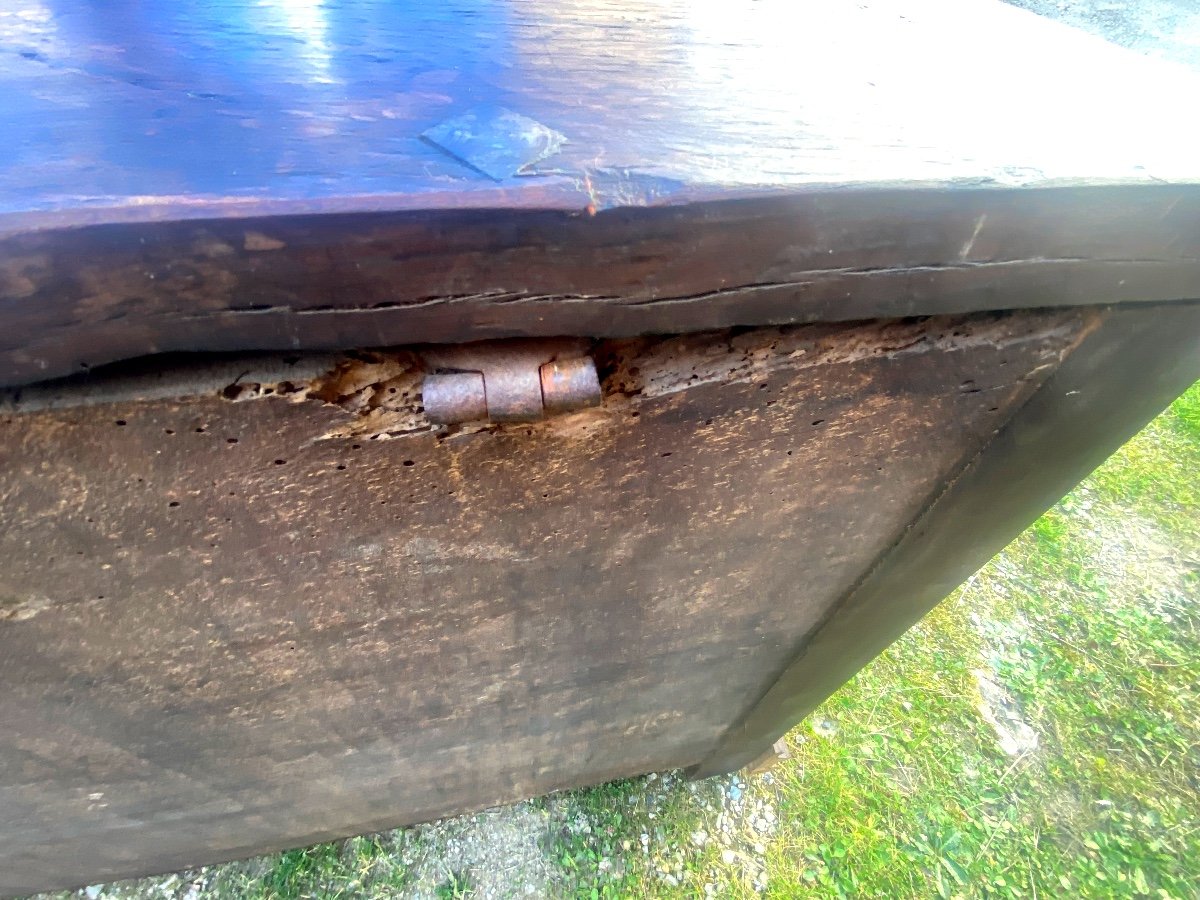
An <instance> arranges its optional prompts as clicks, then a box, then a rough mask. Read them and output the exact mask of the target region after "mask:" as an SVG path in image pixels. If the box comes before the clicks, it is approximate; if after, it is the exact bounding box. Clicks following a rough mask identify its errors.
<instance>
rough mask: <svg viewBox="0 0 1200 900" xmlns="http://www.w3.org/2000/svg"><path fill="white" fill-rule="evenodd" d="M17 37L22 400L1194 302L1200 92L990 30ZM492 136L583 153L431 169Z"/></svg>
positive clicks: (894, 24)
mask: <svg viewBox="0 0 1200 900" xmlns="http://www.w3.org/2000/svg"><path fill="white" fill-rule="evenodd" d="M0 29H3V34H4V36H5V38H6V41H7V43H6V46H5V50H4V52H3V53H0V87H2V88H3V92H4V93H3V97H4V100H3V102H2V104H0V111H2V113H3V122H4V126H5V132H4V133H5V140H4V141H3V142H2V143H0V335H3V337H2V338H0V385H3V384H21V383H28V382H31V381H37V380H41V379H46V378H55V377H60V376H64V375H72V374H80V373H85V372H89V371H92V370H94V369H95V368H96V367H97V366H102V365H104V364H106V363H110V362H113V361H115V360H121V359H126V358H129V357H134V356H141V355H146V354H153V353H163V352H173V351H212V350H219V351H236V350H271V349H294V350H303V349H339V348H345V347H351V346H386V345H394V344H407V343H413V342H419V341H442V342H447V341H449V342H456V341H462V340H469V339H472V338H483V337H502V336H517V335H535V336H536V335H541V336H546V335H552V334H577V335H589V336H620V335H631V334H640V333H647V332H681V331H694V330H699V329H704V328H715V327H725V326H729V325H761V324H783V323H795V322H805V321H821V320H836V319H841V320H847V319H855V318H868V317H874V316H883V317H887V316H896V315H912V314H938V313H949V312H971V311H978V310H986V309H1000V308H1016V307H1028V306H1050V305H1059V304H1070V303H1124V302H1137V301H1162V300H1171V301H1173V300H1180V299H1189V298H1193V297H1200V162H1198V161H1197V160H1198V159H1200V157H1198V156H1197V154H1196V153H1195V152H1194V148H1195V147H1196V146H1200V140H1197V138H1198V137H1200V132H1198V129H1200V120H1198V119H1197V117H1195V116H1193V115H1187V114H1184V113H1183V111H1182V110H1181V108H1180V106H1179V103H1178V98H1180V97H1183V96H1192V95H1195V96H1200V81H1198V80H1197V76H1196V75H1194V74H1192V73H1190V72H1189V71H1187V70H1186V69H1183V68H1181V67H1177V66H1173V65H1171V64H1168V63H1163V62H1158V61H1154V60H1149V59H1144V58H1142V57H1139V56H1137V55H1136V54H1133V53H1130V52H1128V51H1124V50H1122V49H1120V48H1117V47H1114V46H1111V45H1108V44H1105V43H1104V42H1103V41H1100V40H1099V39H1097V38H1094V37H1090V36H1087V35H1084V34H1081V33H1077V32H1074V31H1071V30H1070V29H1067V28H1064V27H1063V26H1061V25H1057V24H1055V23H1053V22H1049V21H1047V20H1044V19H1040V18H1038V17H1036V16H1033V15H1031V14H1028V13H1025V12H1023V11H1020V10H1017V9H1014V8H1011V7H1009V6H1006V5H1004V4H1002V3H999V2H992V0H971V2H967V3H963V2H935V0H916V2H904V3H899V2H871V3H863V4H844V3H840V2H833V0H827V2H819V3H803V4H800V3H793V2H791V0H754V2H752V0H723V2H720V3H716V2H713V3H693V2H686V0H660V2H649V0H636V2H621V3H615V2H601V0H568V2H557V0H556V2H554V3H546V2H538V0H504V2H501V0H493V2H485V0H474V2H468V0H456V2H451V3H439V4H393V3H382V2H365V0H359V2H356V0H341V2H337V3H328V4H324V3H323V4H317V3H308V2H299V0H289V2H284V0H271V2H249V0H245V2H221V3H199V2H189V3H179V4H167V5H150V6H147V5H146V4H142V3H135V2H131V0H123V2H116V3H104V4H98V3H96V4H92V3H84V2H78V0H75V2H66V0H49V2H45V3H42V2H39V3H36V4H34V3H32V2H29V3H26V4H24V5H22V4H21V3H18V4H17V5H16V6H11V7H9V8H8V9H7V10H6V11H4V12H2V13H0ZM497 106H499V107H502V108H505V109H508V110H510V111H511V113H512V114H513V115H514V116H519V117H526V118H527V119H529V120H531V121H534V122H536V123H538V127H539V128H545V129H550V130H552V131H553V132H554V133H555V134H557V135H561V136H562V137H563V138H564V139H565V143H564V144H563V145H562V146H561V148H560V149H558V150H557V151H556V152H552V153H551V154H550V155H549V156H547V157H546V158H545V159H541V160H539V161H535V162H533V163H532V164H531V166H530V167H529V168H528V171H526V172H525V173H524V174H518V175H514V176H512V177H506V178H501V179H500V180H496V179H494V178H492V177H489V176H488V175H486V174H484V173H483V172H481V171H479V170H478V169H477V168H472V167H471V166H470V165H467V164H464V162H463V161H462V160H461V159H459V158H458V157H456V156H454V155H452V154H451V153H448V152H446V151H445V150H444V149H440V148H439V146H437V145H436V144H435V143H434V142H432V141H431V140H429V139H427V138H428V136H431V135H432V136H434V137H436V136H437V135H439V134H441V135H442V140H443V143H446V142H447V141H446V137H445V135H446V133H447V132H446V129H445V128H444V125H445V123H446V122H447V121H456V120H458V119H459V118H460V117H462V116H464V115H466V114H470V113H471V112H472V111H478V110H481V109H493V108H496V107H497ZM485 118H486V117H485ZM440 126H441V130H439V127H440ZM531 127H532V126H531ZM497 129H498V130H499V131H500V132H504V131H505V129H504V128H503V127H501V126H497ZM518 130H519V129H518ZM450 131H451V132H452V131H453V129H451V130H450ZM483 137H484V138H486V137H488V136H487V135H484V136H483ZM492 137H495V138H496V140H498V141H499V142H500V143H501V144H503V143H504V142H506V141H508V142H512V141H516V140H518V139H519V138H520V137H521V135H519V134H515V133H512V130H511V129H509V131H508V133H498V134H495V135H492ZM449 143H450V144H451V145H452V144H453V141H450V142H449Z"/></svg>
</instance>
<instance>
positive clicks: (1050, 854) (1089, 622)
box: [570, 385, 1200, 898]
mask: <svg viewBox="0 0 1200 900" xmlns="http://www.w3.org/2000/svg"><path fill="white" fill-rule="evenodd" d="M1198 555H1200V385H1196V386H1194V387H1193V388H1192V389H1191V390H1190V391H1189V392H1188V393H1187V394H1185V395H1184V396H1183V397H1182V398H1180V399H1179V400H1178V401H1176V403H1175V404H1173V405H1172V407H1171V408H1170V410H1168V411H1167V412H1166V413H1165V414H1164V415H1163V416H1161V417H1159V418H1158V419H1157V420H1156V421H1155V422H1154V423H1152V424H1151V425H1150V426H1149V427H1148V428H1147V429H1146V430H1145V431H1144V432H1143V433H1142V434H1140V435H1139V436H1138V437H1137V438H1136V439H1134V440H1133V441H1131V442H1130V443H1129V444H1127V445H1126V446H1125V447H1124V448H1122V450H1121V451H1119V452H1118V453H1117V454H1116V455H1115V456H1113V457H1112V459H1110V460H1109V461H1108V462H1107V463H1106V464H1105V465H1104V466H1103V467H1102V468H1101V469H1100V470H1098V471H1097V472H1096V473H1095V474H1094V475H1093V476H1092V477H1091V478H1089V479H1088V480H1087V481H1086V482H1085V483H1084V484H1083V485H1081V486H1080V487H1079V488H1078V489H1077V490H1076V491H1074V492H1073V493H1072V494H1071V495H1070V496H1069V497H1067V498H1066V499H1065V500H1064V501H1063V502H1062V503H1061V504H1059V505H1058V506H1057V507H1056V508H1055V509H1053V510H1051V511H1050V512H1048V513H1046V515H1044V516H1043V517H1042V518H1041V519H1039V520H1038V521H1037V522H1036V523H1035V524H1034V525H1033V526H1032V527H1031V528H1030V529H1029V530H1028V531H1027V532H1026V533H1025V534H1023V535H1021V537H1019V538H1018V539H1017V540H1016V541H1014V542H1013V544H1012V545H1010V546H1009V547H1008V548H1007V549H1006V550H1005V551H1004V552H1003V553H1002V554H1000V555H999V556H998V557H997V558H996V559H995V560H993V561H992V562H991V563H990V564H989V565H988V566H986V567H985V568H984V569H983V570H982V571H981V572H979V573H978V574H977V575H976V576H975V577H974V578H973V579H971V581H970V582H969V583H968V584H967V585H966V586H964V587H963V588H961V589H960V590H959V591H957V592H956V593H955V594H954V595H953V596H952V597H950V598H948V599H947V600H946V601H945V602H944V603H943V604H942V605H941V606H939V607H938V608H937V609H936V610H934V612H933V613H931V614H930V615H929V616H928V617H926V619H925V620H924V621H922V622H921V623H920V624H919V625H918V626H917V627H915V628H914V629H912V630H911V631H910V632H909V633H908V634H907V635H905V637H904V638H903V639H902V640H900V641H899V642H897V643H896V644H895V645H893V646H892V647H891V648H889V649H888V650H887V651H886V652H885V653H884V654H883V655H882V656H881V657H880V658H879V659H877V660H876V661H875V662H873V663H872V664H871V665H869V666H868V667H867V668H866V669H864V670H863V671H862V672H860V673H859V674H858V675H857V676H856V677H855V678H854V679H853V680H852V681H851V682H849V683H848V684H847V685H845V686H844V687H843V688H842V689H841V690H840V691H839V692H838V693H837V694H835V695H834V696H833V697H831V698H830V699H829V700H828V701H827V702H826V703H825V704H824V705H823V706H822V707H821V708H820V709H819V710H817V711H816V712H815V713H814V714H813V716H811V717H810V719H809V723H810V724H805V725H802V726H801V727H799V728H797V729H796V730H795V731H794V732H793V733H792V734H791V735H789V737H788V742H789V745H790V748H791V752H792V755H793V756H792V759H791V760H788V761H786V762H784V763H782V764H781V765H780V766H779V767H778V768H777V769H776V770H775V772H773V773H772V775H771V776H769V777H767V778H764V779H760V780H758V781H756V782H754V783H752V784H751V785H748V789H749V791H748V792H749V795H750V796H755V797H762V798H765V799H767V800H769V802H770V803H772V804H773V806H774V809H775V812H776V816H777V818H778V823H779V824H778V827H777V828H776V829H774V831H773V833H772V834H771V836H770V838H769V840H765V841H759V843H760V844H762V845H763V846H764V847H765V852H764V853H762V854H760V856H761V862H762V866H761V868H759V867H756V866H749V867H748V866H746V865H744V864H743V862H742V860H741V859H740V856H738V858H735V859H734V861H733V863H732V864H731V863H729V862H727V861H726V860H728V858H729V857H728V854H726V855H724V857H722V854H721V853H720V852H719V851H718V850H717V848H706V849H696V848H694V847H692V848H688V846H689V845H688V842H687V835H688V834H691V833H692V832H694V831H695V830H697V829H703V828H705V827H706V825H707V826H708V827H711V822H712V816H711V815H710V814H709V812H708V811H707V810H705V809H704V807H703V804H702V803H698V802H696V800H695V798H694V797H690V796H688V795H686V794H683V793H681V790H682V789H680V788H676V789H675V790H674V792H673V794H672V795H671V796H669V797H668V798H667V799H666V801H665V810H666V811H665V813H664V814H663V815H662V816H660V817H659V818H658V824H657V825H655V826H653V828H656V829H657V833H658V834H660V835H661V837H662V841H661V843H662V845H663V846H666V847H671V846H674V847H684V848H688V849H687V850H686V851H685V852H684V853H683V854H682V856H683V861H682V865H681V866H679V867H678V869H672V870H671V871H679V870H682V877H681V878H677V880H678V881H679V882H680V883H679V884H678V886H676V885H674V884H671V883H669V882H666V881H664V879H663V878H661V877H659V875H658V874H656V863H655V861H654V858H653V854H643V855H641V857H639V855H638V854H634V855H633V856H634V864H633V865H632V866H629V867H628V870H627V872H626V874H625V876H624V877H623V878H621V879H607V880H604V879H600V881H601V884H600V887H602V888H604V889H606V890H608V891H609V892H610V893H611V894H612V895H613V896H626V895H637V894H653V895H655V896H688V895H695V894H697V893H703V892H704V890H705V886H706V885H709V886H711V887H710V888H709V890H710V892H713V893H715V894H717V895H719V896H732V897H737V896H745V895H750V894H755V893H758V891H757V890H756V886H755V884H754V880H755V879H754V877H753V876H754V874H758V876H759V877H758V887H759V888H762V889H763V893H765V894H766V895H767V896H772V897H795V896H814V897H855V896H869V897H870V896H903V897H929V896H939V897H952V896H994V897H1057V896H1153V897H1181V898H1182V897H1195V896H1200V886H1198V882H1197V877H1198V873H1200V862H1197V860H1200V779H1198V776H1197V773H1198V772H1200V640H1198V637H1200V634H1198V631H1200V611H1198V610H1197V600H1198V599H1200V597H1198V595H1200V589H1198V588H1200V576H1198V571H1200V563H1198V562H1197V557H1198ZM977 673H983V677H984V678H985V679H986V680H989V681H992V682H993V683H995V684H998V685H1002V686H1003V689H1004V690H1006V691H1007V693H1008V694H1009V695H1010V697H1011V699H1012V700H1013V701H1014V708H1015V709H1018V710H1019V714H1020V716H1021V717H1022V718H1023V719H1024V720H1025V721H1026V722H1027V723H1028V724H1029V725H1030V726H1032V728H1033V729H1034V731H1036V732H1037V734H1038V736H1039V745H1038V747H1037V749H1035V750H1032V751H1030V752H1028V753H1025V754H1023V755H1018V756H1015V757H1014V756H1010V755H1008V754H1006V753H1005V752H1003V751H1002V750H1001V749H1000V748H999V747H998V743H997V737H996V733H995V732H994V731H993V729H992V727H991V726H990V725H989V724H988V723H987V722H986V721H985V720H984V718H983V717H982V716H981V714H980V711H979V709H978V704H979V702H980V697H979V688H978V684H979V679H980V675H979V674H977ZM812 723H815V724H816V725H817V726H818V727H817V728H814V727H813V724H812ZM642 789H643V786H642V785H641V783H640V782H635V783H631V784H622V785H611V786H605V787H601V788H596V789H594V790H592V791H589V792H582V793H580V794H578V795H576V798H577V799H576V801H575V802H577V803H578V804H579V805H581V806H583V807H585V808H587V809H589V810H590V811H591V813H592V815H594V816H595V817H597V818H598V819H599V820H601V821H605V820H606V819H607V821H609V822H610V824H611V825H612V826H613V828H614V834H613V835H612V836H611V837H609V838H606V839H605V842H604V843H603V844H602V845H600V846H597V845H596V842H595V841H590V842H588V841H583V842H581V841H576V842H575V844H576V846H573V847H572V848H570V849H571V852H572V855H573V859H574V864H573V865H574V868H573V869H572V871H573V872H574V873H576V874H575V875H574V877H573V880H574V882H575V883H574V884H573V885H572V887H575V888H577V889H578V892H579V893H580V894H581V895H583V896H588V895H592V894H593V891H594V889H596V888H597V885H596V883H595V882H596V880H597V879H595V878H594V877H593V878H589V872H594V867H591V868H589V863H590V862H591V861H592V860H593V859H594V857H595V855H596V854H603V853H609V854H611V853H612V852H613V851H612V846H614V845H616V846H621V843H622V842H623V841H625V842H627V841H629V840H630V837H631V836H632V837H635V838H636V835H637V834H640V833H642V831H643V830H644V829H645V828H646V827H647V825H648V820H647V819H646V818H645V814H643V815H641V816H638V815H634V816H629V815H625V816H624V817H622V818H615V817H614V816H613V815H612V814H610V813H608V812H607V811H608V810H609V809H623V810H627V809H629V808H630V807H629V805H628V804H627V803H626V802H624V801H625V798H626V796H627V795H630V794H633V795H634V796H636V795H637V793H638V792H639V791H641V790H642ZM632 808H633V810H634V811H635V812H640V809H639V807H638V806H637V805H636V804H635V805H634V806H633V807H632ZM652 830H653V829H652ZM656 836H657V835H656ZM743 837H744V836H743ZM752 839H753V835H751V836H750V838H747V839H739V836H737V835H735V836H733V838H732V839H730V840H729V841H727V842H726V845H727V846H733V847H735V848H736V849H735V855H736V854H740V852H741V851H742V850H743V849H744V845H745V844H747V843H748V842H749V841H750V840H752ZM589 854H590V855H589ZM665 856H666V857H667V858H668V859H670V853H669V852H667V853H666V854H665ZM599 893H601V894H603V891H599Z"/></svg>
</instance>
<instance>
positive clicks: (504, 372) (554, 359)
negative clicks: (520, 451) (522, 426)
mask: <svg viewBox="0 0 1200 900" xmlns="http://www.w3.org/2000/svg"><path fill="white" fill-rule="evenodd" d="M586 351H587V345H586V343H584V342H582V341H576V340H553V341H486V342H481V343H478V344H467V345H464V346H461V347H445V348H435V349H431V350H427V351H425V352H424V353H422V354H421V356H422V358H423V360H424V362H425V365H426V367H427V368H428V369H429V371H430V373H431V374H429V375H426V376H425V383H424V385H423V387H422V402H423V403H424V406H425V415H426V416H428V417H429V420H430V421H431V422H435V423H437V424H440V425H457V424H461V423H463V422H477V421H491V422H536V421H537V420H539V419H542V418H544V417H545V416H547V415H555V414H558V413H564V412H571V411H573V410H577V409H585V408H587V407H589V406H599V405H600V399H601V395H600V379H599V376H598V375H597V374H596V364H595V362H593V361H592V358H591V357H590V356H587V355H586Z"/></svg>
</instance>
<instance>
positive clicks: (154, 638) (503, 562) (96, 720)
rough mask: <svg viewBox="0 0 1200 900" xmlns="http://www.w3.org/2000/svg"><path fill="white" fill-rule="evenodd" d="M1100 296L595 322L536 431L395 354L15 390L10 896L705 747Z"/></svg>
mask: <svg viewBox="0 0 1200 900" xmlns="http://www.w3.org/2000/svg"><path fill="white" fill-rule="evenodd" d="M1104 315H1105V314H1104V313H1103V312H1098V311H1094V310H1078V311H1063V312H1036V313H1034V312H1030V313H1018V314H1012V315H983V316H975V317H953V318H934V319H928V320H922V321H918V320H904V321H891V322H880V323H874V324H866V325H854V326H844V325H843V326H839V325H813V326H797V327H785V328H772V329H755V330H750V331H739V332H716V333H709V334H701V335H688V336H681V337H676V338H640V339H633V340H628V341H612V342H600V343H599V344H598V345H596V346H595V347H593V348H591V349H592V352H593V353H594V355H595V358H596V359H597V361H598V363H599V366H600V370H601V373H602V375H603V387H604V403H603V406H602V407H601V408H599V409H595V410H587V411H583V412H578V413H574V414H571V415H566V416H561V417H557V418H553V419H548V420H546V421H544V422H540V423H533V424H528V425H504V424H484V425H473V426H454V427H446V426H438V425H436V424H435V423H432V422H430V421H429V420H428V418H427V417H425V416H424V414H423V413H422V412H421V403H420V396H419V390H420V389H419V385H420V380H421V378H422V377H423V375H424V370H423V363H422V361H421V359H422V357H421V355H420V353H418V352H402V351H391V352H387V353H382V352H376V353H360V354H354V355H350V356H343V357H338V358H315V359H313V358H306V357H301V358H298V359H297V358H294V357H288V358H279V357H275V358H256V359H240V360H217V361H213V362H206V363H196V364H195V365H194V366H193V367H192V368H190V369H184V370H181V371H179V372H176V373H173V374H166V373H163V372H162V371H160V370H155V369H149V370H147V369H144V368H143V369H140V370H139V369H138V368H137V367H131V368H130V369H128V370H127V371H126V372H124V373H122V374H120V375H119V376H118V375H115V374H114V375H113V376H112V378H111V380H107V381H106V380H102V379H91V380H89V381H88V382H86V383H83V384H77V385H66V386H64V385H44V386H37V387H33V388H29V389H26V390H24V391H21V392H14V393H10V394H9V395H8V396H7V399H6V400H5V402H4V413H3V417H2V418H0V428H2V429H3V432H2V437H3V440H2V441H0V502H2V512H3V516H4V519H5V522H6V528H5V529H3V531H0V557H2V558H3V559H4V560H5V566H4V569H3V572H2V573H0V681H2V682H3V684H4V686H5V689H4V691H2V692H0V721H3V722H4V725H5V727H4V734H3V736H2V738H0V807H2V808H3V810H4V814H3V815H2V816H0V893H5V894H13V893H16V894H19V893H27V892H30V891H34V890H42V889H49V888H59V887H68V886H72V885H78V884H80V883H85V882H88V883H90V882H94V881H102V880H107V879H112V878H120V877H125V876H132V875H138V874H143V873H147V872H151V871H162V870H173V869H177V868H180V867H183V866H189V865H195V864H199V863H204V862H211V861H215V860H220V859H227V858H231V857H235V856H240V855H246V854H250V853H254V852H260V851H267V850H271V849H276V848H281V847H285V846H295V845H299V844H304V843H307V842H311V841H318V840H322V839H327V838H334V837H338V836H343V835H346V834H350V833H359V832H363V831H369V830H374V829H381V828H385V827H389V826H394V825H397V824H401V823H405V822H415V821H421V820H425V819H430V818H433V817H437V816H441V815H445V814H448V813H455V812H462V811H466V810H472V809H479V808H482V807H486V806H489V805H493V804H495V803H498V802H502V801H506V800H513V799H516V798H519V797H527V796H531V795H535V794H540V793H543V792H545V791H548V790H551V789H554V788H563V787H569V786H573V785H581V784H589V783H595V782H599V781H603V780H607V779H611V778H616V777H620V776H625V775H630V774H633V773H637V772H644V771H648V770H656V769H665V768H674V767H685V766H694V765H698V764H700V763H701V762H702V761H704V760H705V759H708V758H709V757H710V756H711V754H712V753H713V751H714V750H715V749H717V748H718V747H719V746H720V745H721V742H722V740H723V737H724V736H725V735H726V733H727V731H728V729H729V728H730V727H731V725H732V724H733V723H735V722H737V721H740V720H741V719H742V717H743V716H744V715H745V714H746V713H747V711H748V710H750V709H751V708H752V707H753V705H754V704H755V702H756V701H757V700H758V699H759V698H760V697H761V696H762V695H763V694H764V692H765V691H767V690H768V689H769V688H770V686H771V684H772V683H773V682H774V680H775V678H776V676H777V674H778V673H779V672H780V671H781V670H783V668H784V667H785V666H786V665H787V664H788V662H789V661H790V660H791V659H792V658H793V656H794V655H795V652H796V648H797V647H798V646H799V645H801V644H802V642H803V641H804V640H805V638H806V636H807V635H809V634H810V633H811V632H812V630H813V629H814V628H815V627H817V626H818V624H819V623H820V622H822V621H823V620H824V618H825V616H826V615H827V612H828V610H829V608H830V605H831V604H832V603H834V602H836V601H837V600H838V599H839V598H842V597H844V596H845V594H846V592H847V591H848V590H849V589H850V588H851V586H852V585H853V584H855V583H856V582H857V580H858V579H859V578H860V576H861V573H862V572H863V571H865V570H866V569H867V568H868V567H869V566H870V565H871V564H872V563H873V561H875V560H876V559H878V558H879V557H880V556H881V555H882V554H883V553H884V552H885V551H886V550H887V548H888V547H890V546H892V545H893V544H895V542H896V540H897V537H898V535H900V534H902V533H903V532H904V530H905V529H906V527H907V525H908V523H909V522H910V521H911V520H912V519H913V518H914V517H916V516H917V515H918V514H919V513H920V512H921V510H923V509H925V508H926V507H927V506H928V504H929V502H930V499H931V498H932V497H934V496H936V495H938V494H939V493H940V492H941V491H942V487H943V484H944V482H945V480H946V479H947V478H948V477H949V476H950V475H952V474H953V473H955V472H957V471H959V470H961V468H962V467H963V466H964V464H965V463H966V461H967V460H969V459H971V458H973V457H974V456H975V455H976V454H977V453H978V452H979V449H980V448H981V447H983V446H984V445H986V444H987V443H988V441H989V440H991V438H992V436H993V435H994V433H995V432H996V430H997V429H999V428H1001V427H1002V426H1003V424H1004V422H1005V421H1007V420H1008V418H1009V417H1010V416H1011V415H1012V413H1013V411H1014V410H1015V409H1018V408H1020V407H1021V406H1022V405H1023V404H1024V403H1025V401H1026V399H1027V398H1028V397H1029V396H1030V395H1031V394H1033V393H1034V392H1035V391H1036V390H1037V389H1038V386H1039V385H1040V384H1042V383H1043V381H1044V379H1046V378H1047V377H1048V376H1049V375H1050V373H1051V372H1053V370H1054V369H1055V368H1056V367H1057V366H1058V365H1059V364H1060V361H1061V360H1062V359H1063V358H1064V357H1066V358H1068V359H1069V358H1070V354H1071V353H1072V352H1073V348H1075V347H1076V346H1077V345H1078V344H1079V342H1080V341H1081V340H1083V339H1084V338H1085V336H1086V335H1087V334H1088V333H1089V332H1090V331H1091V330H1092V329H1094V328H1095V327H1096V326H1097V323H1099V322H1100V321H1102V320H1103V318H1104ZM847 535H852V536H853V539H852V540H848V539H847V537H846V536H847Z"/></svg>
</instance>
